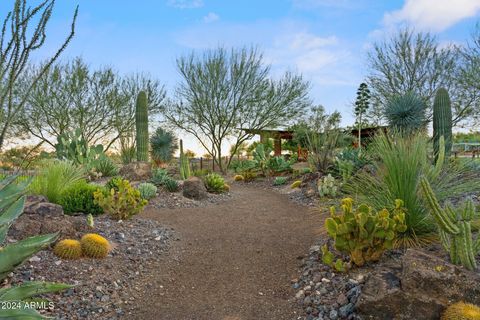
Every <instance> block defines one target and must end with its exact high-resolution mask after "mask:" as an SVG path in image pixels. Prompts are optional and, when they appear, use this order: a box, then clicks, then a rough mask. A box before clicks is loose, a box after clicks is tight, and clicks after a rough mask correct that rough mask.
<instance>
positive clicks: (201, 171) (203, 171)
mask: <svg viewBox="0 0 480 320" xmlns="http://www.w3.org/2000/svg"><path fill="white" fill-rule="evenodd" d="M209 173H211V171H210V170H208V169H195V170H193V176H195V177H199V178H203V177H205V176H206V175H207V174H209Z"/></svg>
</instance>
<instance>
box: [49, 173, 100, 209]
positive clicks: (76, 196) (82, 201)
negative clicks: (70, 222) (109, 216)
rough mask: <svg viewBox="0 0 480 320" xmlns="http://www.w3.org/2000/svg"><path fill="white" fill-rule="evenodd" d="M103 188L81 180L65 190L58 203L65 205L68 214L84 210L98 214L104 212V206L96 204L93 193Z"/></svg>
mask: <svg viewBox="0 0 480 320" xmlns="http://www.w3.org/2000/svg"><path fill="white" fill-rule="evenodd" d="M101 189H103V188H101V187H99V186H96V185H93V184H88V183H87V182H86V181H85V180H80V181H79V182H77V183H75V184H74V185H72V186H71V187H69V188H68V189H66V190H65V191H63V193H62V195H61V196H60V199H59V201H58V204H59V205H61V206H62V207H63V211H64V212H65V213H66V214H71V213H77V212H82V213H84V214H92V215H97V214H101V213H103V210H102V208H100V206H99V205H97V204H95V202H94V198H93V193H94V192H95V191H97V190H101Z"/></svg>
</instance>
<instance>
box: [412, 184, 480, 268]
mask: <svg viewBox="0 0 480 320" xmlns="http://www.w3.org/2000/svg"><path fill="white" fill-rule="evenodd" d="M420 185H421V187H422V191H423V193H424V195H425V199H426V200H427V204H428V206H429V207H430V210H431V213H432V215H433V217H434V219H435V221H436V222H437V224H438V228H439V232H440V239H441V241H442V245H443V247H444V248H445V249H446V250H447V251H449V253H450V260H451V261H452V263H454V264H459V265H462V266H464V267H465V268H467V269H469V270H475V269H476V268H477V263H476V261H475V256H476V255H477V254H478V253H479V252H480V236H479V237H477V239H476V240H474V238H473V235H472V227H471V221H472V220H473V219H474V217H475V205H474V204H473V201H472V200H471V199H469V200H468V201H467V203H466V204H465V206H464V207H463V208H462V209H456V210H455V209H454V208H453V207H452V206H451V205H450V204H448V203H447V204H446V205H445V207H444V208H443V209H442V208H441V207H440V205H439V203H438V200H437V198H436V197H435V194H434V193H433V191H432V188H431V186H430V183H429V182H428V180H427V178H426V177H422V179H421V180H420Z"/></svg>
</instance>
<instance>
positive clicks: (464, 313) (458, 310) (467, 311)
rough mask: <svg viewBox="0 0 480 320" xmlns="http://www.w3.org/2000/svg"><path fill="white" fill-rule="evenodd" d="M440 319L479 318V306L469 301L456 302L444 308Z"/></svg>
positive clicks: (470, 319) (473, 319)
mask: <svg viewBox="0 0 480 320" xmlns="http://www.w3.org/2000/svg"><path fill="white" fill-rule="evenodd" d="M441 320H480V308H479V307H477V306H476V305H473V304H470V303H465V302H457V303H454V304H452V305H450V306H449V307H448V308H447V309H445V312H444V313H443V315H442V318H441Z"/></svg>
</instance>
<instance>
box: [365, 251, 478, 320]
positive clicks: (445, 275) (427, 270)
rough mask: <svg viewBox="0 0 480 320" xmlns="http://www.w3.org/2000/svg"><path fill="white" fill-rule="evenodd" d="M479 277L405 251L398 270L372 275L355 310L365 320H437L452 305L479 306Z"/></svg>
mask: <svg viewBox="0 0 480 320" xmlns="http://www.w3.org/2000/svg"><path fill="white" fill-rule="evenodd" d="M479 282H480V275H479V274H478V273H475V272H471V271H468V270H465V269H464V268H462V267H459V266H456V265H453V264H451V263H449V262H448V261H447V260H446V259H443V258H440V257H437V256H434V255H432V254H431V253H428V252H424V251H420V250H415V249H408V250H407V252H406V253H405V254H404V256H403V257H402V259H401V263H400V265H399V266H398V267H397V268H386V269H384V270H380V271H378V272H375V273H372V274H371V275H370V276H369V277H368V279H367V280H366V282H365V285H364V287H363V288H362V294H361V296H360V299H359V300H358V302H357V305H356V310H357V313H358V314H359V315H360V316H363V317H364V318H365V319H385V320H387V319H425V320H430V319H431V320H434V319H435V320H436V319H439V318H440V315H441V313H442V312H443V310H444V309H445V307H446V306H448V305H449V304H450V303H452V302H457V301H466V302H470V303H473V304H476V305H480V286H479V285H478V283H479Z"/></svg>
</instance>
